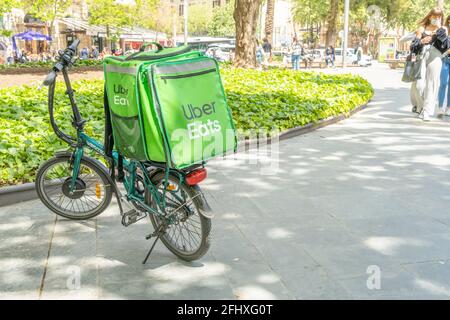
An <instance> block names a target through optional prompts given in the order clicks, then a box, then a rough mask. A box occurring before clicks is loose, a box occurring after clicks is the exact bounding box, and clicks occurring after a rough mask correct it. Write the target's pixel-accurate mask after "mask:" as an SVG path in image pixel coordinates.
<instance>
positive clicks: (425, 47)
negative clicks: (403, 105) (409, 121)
mask: <svg viewBox="0 0 450 320" xmlns="http://www.w3.org/2000/svg"><path fill="white" fill-rule="evenodd" d="M443 22H444V12H443V10H442V9H440V8H434V9H433V10H431V11H430V12H429V13H428V14H427V16H426V17H425V18H424V19H423V20H422V21H421V23H420V27H419V29H418V30H417V31H416V38H415V39H414V41H413V42H412V44H411V51H412V52H413V53H414V54H416V55H417V56H419V55H421V56H422V57H423V59H422V69H421V72H422V78H421V79H420V80H418V81H416V82H414V83H413V84H412V88H411V102H412V103H413V106H414V107H415V109H416V110H417V112H418V113H420V114H421V117H422V119H423V120H424V121H430V120H431V117H433V116H434V114H435V112H436V107H437V104H438V94H439V86H440V76H441V70H442V56H443V54H444V53H445V52H447V51H448V50H449V39H448V31H447V28H446V27H443Z"/></svg>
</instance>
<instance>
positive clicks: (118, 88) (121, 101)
mask: <svg viewBox="0 0 450 320" xmlns="http://www.w3.org/2000/svg"><path fill="white" fill-rule="evenodd" d="M114 93H115V94H117V95H114V104H116V105H120V106H126V107H127V106H129V105H130V102H129V101H128V99H127V98H124V97H123V96H125V97H126V96H127V95H128V89H126V88H124V87H123V86H122V85H121V84H119V85H114ZM119 95H121V96H122V97H121V96H119Z"/></svg>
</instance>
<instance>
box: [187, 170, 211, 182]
mask: <svg viewBox="0 0 450 320" xmlns="http://www.w3.org/2000/svg"><path fill="white" fill-rule="evenodd" d="M207 176H208V173H207V172H206V169H205V168H203V169H199V170H195V171H193V172H191V173H189V174H188V175H187V176H186V183H187V184H188V185H190V186H195V185H197V184H199V183H200V182H202V181H203V180H205V179H206V177H207Z"/></svg>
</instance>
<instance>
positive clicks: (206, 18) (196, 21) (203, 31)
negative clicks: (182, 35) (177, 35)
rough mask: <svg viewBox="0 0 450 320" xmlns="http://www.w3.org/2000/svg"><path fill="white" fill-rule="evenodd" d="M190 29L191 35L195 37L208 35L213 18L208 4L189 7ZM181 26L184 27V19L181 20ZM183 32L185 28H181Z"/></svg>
mask: <svg viewBox="0 0 450 320" xmlns="http://www.w3.org/2000/svg"><path fill="white" fill-rule="evenodd" d="M188 17H189V19H188V29H189V33H190V34H192V35H195V36H204V35H207V34H208V27H209V22H210V21H211V17H212V10H211V8H210V6H209V5H207V4H193V5H190V6H189V11H188ZM180 24H181V26H183V25H184V19H180ZM181 29H182V30H183V27H181Z"/></svg>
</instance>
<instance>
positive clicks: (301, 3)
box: [294, 0, 330, 26]
mask: <svg viewBox="0 0 450 320" xmlns="http://www.w3.org/2000/svg"><path fill="white" fill-rule="evenodd" d="M329 10H330V0H314V1H311V0H295V1H294V19H295V21H296V22H298V23H300V24H302V25H305V26H306V25H308V26H309V25H312V24H314V25H315V24H316V23H317V22H322V21H324V20H325V19H326V18H327V15H328V11H329Z"/></svg>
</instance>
